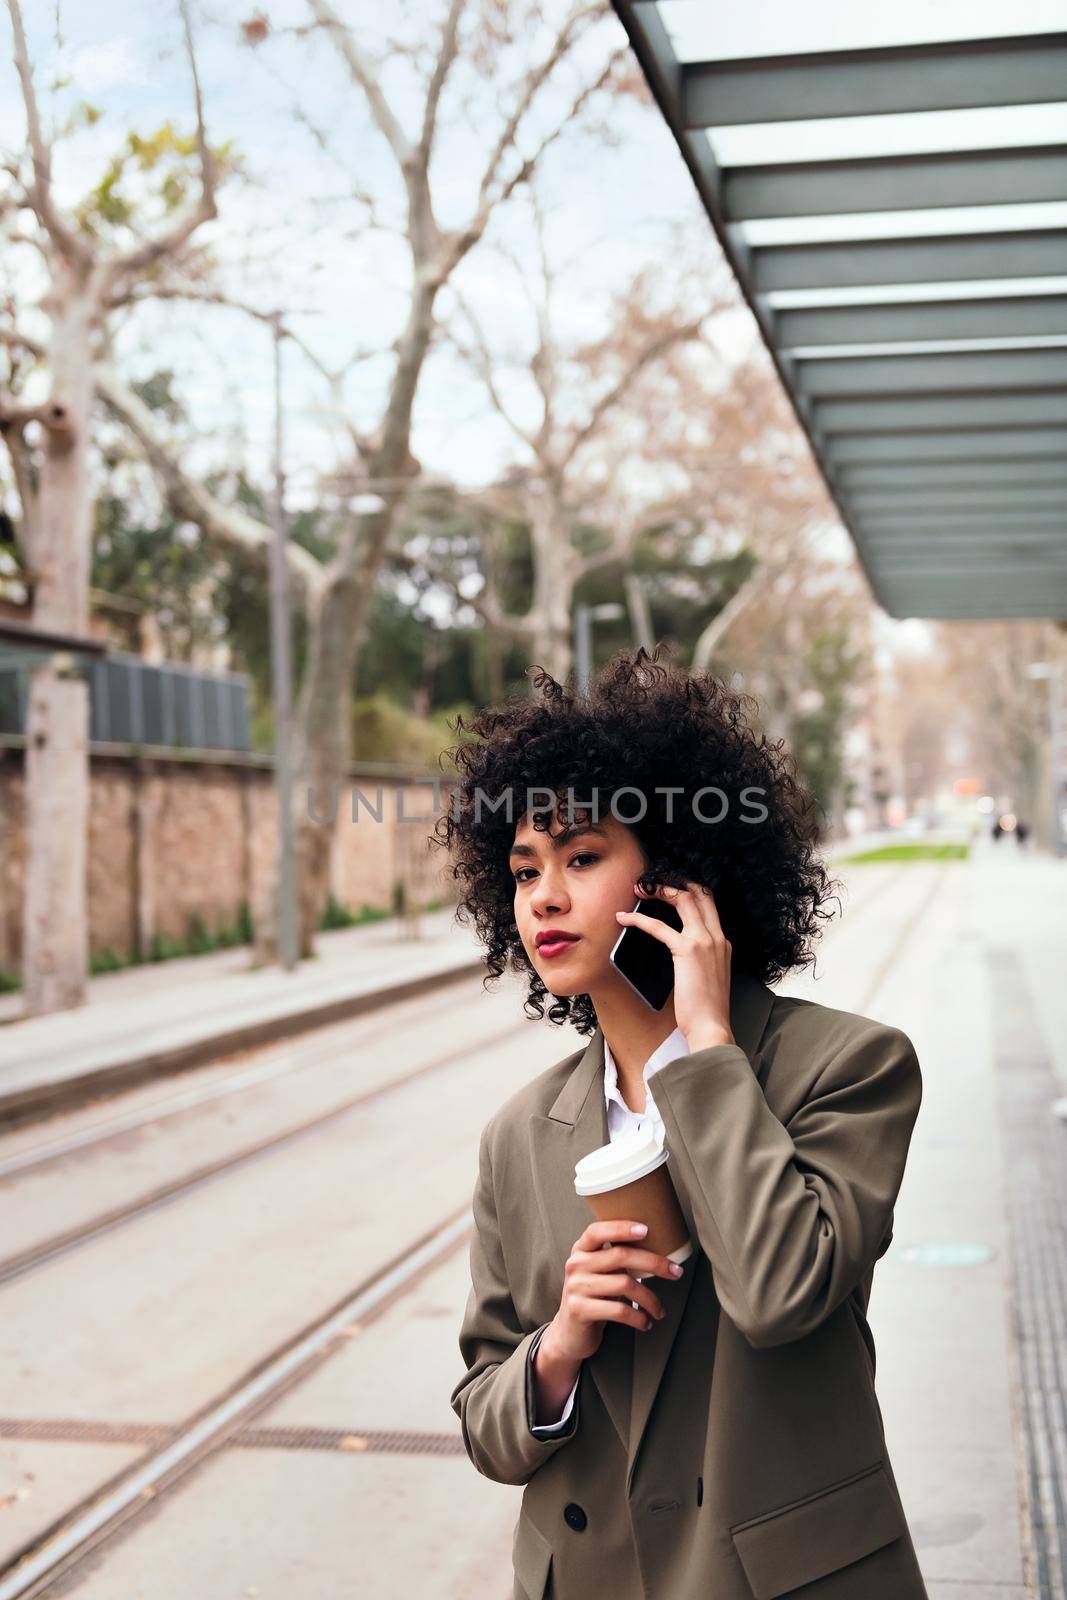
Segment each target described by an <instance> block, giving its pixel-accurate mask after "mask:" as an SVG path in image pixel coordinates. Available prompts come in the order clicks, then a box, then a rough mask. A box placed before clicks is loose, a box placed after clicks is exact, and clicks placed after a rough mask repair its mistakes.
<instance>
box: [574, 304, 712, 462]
mask: <svg viewBox="0 0 1067 1600" xmlns="http://www.w3.org/2000/svg"><path fill="white" fill-rule="evenodd" d="M705 315H706V313H704V312H702V313H701V315H700V316H699V317H696V318H694V319H693V320H692V321H689V322H683V323H679V324H677V326H675V327H673V328H668V329H667V330H666V331H665V332H664V333H661V334H659V335H658V336H657V337H656V338H654V339H651V340H650V341H649V343H648V344H647V345H645V346H644V347H643V349H641V350H639V351H638V353H637V355H636V356H635V357H634V358H633V360H632V361H631V362H630V363H629V365H628V366H627V367H626V369H625V371H624V372H623V373H622V375H621V376H620V377H619V379H618V380H617V381H616V382H615V383H614V384H612V386H611V388H610V389H609V390H608V391H607V392H606V393H605V394H603V395H601V397H600V399H599V400H598V401H597V403H596V405H595V406H594V407H593V409H592V411H591V412H590V413H589V417H588V419H587V420H586V421H585V422H584V423H583V424H582V426H581V427H580V428H578V429H577V430H576V432H575V433H574V435H573V437H572V438H571V441H570V443H569V444H568V445H567V447H566V449H565V451H564V453H563V462H562V465H563V466H565V467H566V466H569V465H570V463H571V461H573V459H574V457H575V456H576V455H577V453H578V451H579V450H580V449H581V448H582V446H583V445H584V444H586V443H587V442H588V440H589V439H591V438H592V436H593V435H594V434H595V433H596V431H597V429H598V428H599V427H600V424H601V423H602V422H603V420H604V418H605V416H606V415H607V413H608V412H609V411H610V410H611V409H612V407H613V406H616V405H618V404H619V402H620V401H621V400H622V399H623V398H624V397H625V395H626V392H627V390H628V389H629V388H631V386H632V385H633V383H634V382H635V381H636V379H637V378H638V377H640V375H641V373H642V372H643V371H644V370H645V368H646V367H648V366H650V365H651V364H652V362H654V361H658V360H659V359H660V357H661V356H664V355H666V353H667V351H668V350H670V349H672V348H673V347H674V346H675V345H676V344H684V343H686V342H687V341H689V340H691V339H699V338H700V330H701V328H702V326H703V324H704V318H705Z"/></svg>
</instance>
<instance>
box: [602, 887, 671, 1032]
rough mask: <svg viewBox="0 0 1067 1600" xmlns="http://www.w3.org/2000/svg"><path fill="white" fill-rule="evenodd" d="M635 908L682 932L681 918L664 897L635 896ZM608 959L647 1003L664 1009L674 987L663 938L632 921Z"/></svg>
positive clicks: (657, 1009)
mask: <svg viewBox="0 0 1067 1600" xmlns="http://www.w3.org/2000/svg"><path fill="white" fill-rule="evenodd" d="M634 910H635V911H643V912H644V913H645V915H646V916H650V917H658V918H659V920H660V921H661V922H665V923H666V924H667V926H668V928H674V929H675V930H676V932H679V933H680V932H681V928H682V919H681V917H680V916H679V914H678V912H677V911H676V910H675V908H674V907H673V906H672V905H668V904H667V902H666V900H656V899H651V900H638V902H637V904H636V905H635V906H634ZM608 960H609V961H610V962H611V964H612V966H613V967H614V968H615V969H616V971H617V972H619V973H620V974H621V976H622V977H624V978H625V979H626V982H627V983H628V984H629V985H630V987H631V988H632V989H634V990H635V991H636V992H637V993H638V994H639V995H640V996H641V999H642V1000H643V1001H644V1002H645V1004H646V1005H649V1006H651V1007H652V1009H653V1011H662V1010H663V1007H664V1006H665V1005H666V1004H667V1001H668V1000H669V999H670V996H671V991H672V989H673V988H674V957H673V956H672V955H671V953H670V951H669V950H668V949H667V946H666V945H665V944H664V943H663V942H662V940H660V939H656V938H654V937H653V936H652V934H650V933H646V932H645V930H644V928H638V927H636V926H635V925H634V924H632V923H631V924H630V925H629V926H627V927H625V928H623V930H622V932H621V933H620V934H619V937H618V938H617V939H616V941H615V945H614V948H613V949H612V952H611V954H610V956H609V957H608Z"/></svg>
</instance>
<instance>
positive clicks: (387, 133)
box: [308, 0, 415, 194]
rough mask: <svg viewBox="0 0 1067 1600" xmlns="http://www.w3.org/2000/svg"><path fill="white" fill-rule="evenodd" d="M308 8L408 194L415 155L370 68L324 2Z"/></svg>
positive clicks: (319, 0)
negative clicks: (346, 73)
mask: <svg viewBox="0 0 1067 1600" xmlns="http://www.w3.org/2000/svg"><path fill="white" fill-rule="evenodd" d="M308 5H309V6H310V8H311V14H312V16H313V17H314V18H315V21H316V22H317V23H318V25H319V27H320V28H324V29H325V30H326V32H327V35H328V37H329V38H330V39H331V40H332V42H333V44H334V47H335V48H336V49H337V51H338V53H339V54H340V57H341V59H342V61H343V62H344V63H345V65H346V67H347V68H348V70H349V73H350V74H351V76H352V78H353V80H354V82H355V83H357V84H358V85H359V87H360V88H361V89H362V90H363V93H364V94H365V95H366V97H367V104H368V105H369V106H370V110H371V116H372V117H373V118H374V121H375V123H376V124H377V127H378V130H379V132H380V133H381V134H382V135H383V136H384V138H385V140H386V143H387V144H388V146H389V148H390V150H391V151H392V152H393V156H394V158H395V160H396V164H397V166H398V167H399V168H400V171H401V173H402V174H403V178H404V182H405V184H406V185H407V187H408V192H409V194H410V193H411V182H412V166H413V162H414V158H415V151H414V149H413V148H412V146H411V144H410V142H409V140H408V136H407V134H406V133H405V132H404V130H403V128H402V127H401V126H400V123H399V122H398V121H397V119H396V117H395V116H394V114H393V108H392V106H390V104H389V102H388V100H387V99H386V98H385V95H384V93H383V91H382V86H381V84H380V83H379V81H378V77H377V74H376V71H375V68H374V65H373V64H372V62H371V61H370V59H369V57H368V56H367V55H366V54H365V52H364V51H363V50H362V49H361V48H360V46H359V45H358V44H357V43H356V41H355V39H354V38H353V36H352V31H351V29H350V28H348V27H347V26H346V24H345V23H343V22H342V21H341V19H340V17H339V16H338V15H337V13H336V11H334V9H333V7H332V6H330V5H327V3H326V0H308Z"/></svg>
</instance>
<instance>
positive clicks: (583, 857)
mask: <svg viewBox="0 0 1067 1600" xmlns="http://www.w3.org/2000/svg"><path fill="white" fill-rule="evenodd" d="M599 859H600V858H599V857H598V855H597V853H596V851H595V850H579V851H578V853H577V855H574V856H572V857H571V859H570V862H569V863H568V864H569V865H570V866H572V867H573V866H574V864H575V863H576V862H578V861H598V860H599ZM533 870H534V869H533V867H520V868H519V870H518V871H517V872H513V873H512V877H513V878H514V879H515V882H516V883H525V882H526V879H525V878H524V877H523V873H524V872H532V871H533Z"/></svg>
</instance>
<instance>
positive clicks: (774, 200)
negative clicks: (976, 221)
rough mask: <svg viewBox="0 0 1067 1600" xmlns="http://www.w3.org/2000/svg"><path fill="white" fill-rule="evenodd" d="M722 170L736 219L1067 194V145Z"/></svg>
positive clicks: (726, 200) (728, 209)
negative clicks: (949, 196)
mask: <svg viewBox="0 0 1067 1600" xmlns="http://www.w3.org/2000/svg"><path fill="white" fill-rule="evenodd" d="M721 172H722V192H723V206H724V210H725V213H726V216H727V217H728V218H729V220H730V221H731V222H754V221H755V220H756V219H757V218H758V219H760V220H764V219H774V220H775V221H780V220H781V219H782V218H785V217H791V218H796V217H826V216H842V215H855V214H860V213H868V212H877V211H928V210H931V209H936V210H944V209H945V207H946V206H947V205H951V206H953V207H959V206H995V205H1007V204H1012V205H1018V204H1020V203H1022V202H1036V201H1049V200H1065V199H1067V145H1042V146H1030V147H1021V148H1018V149H992V150H965V151H964V150H961V151H956V152H954V153H951V154H946V153H943V152H938V153H937V154H922V155H897V156H856V157H847V156H846V157H842V158H841V159H839V160H835V161H795V162H792V161H784V162H777V163H770V162H768V163H766V164H760V165H755V164H752V165H747V166H736V167H728V166H723V167H722V168H721ZM946 195H951V197H952V198H951V200H946V198H945V197H946Z"/></svg>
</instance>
